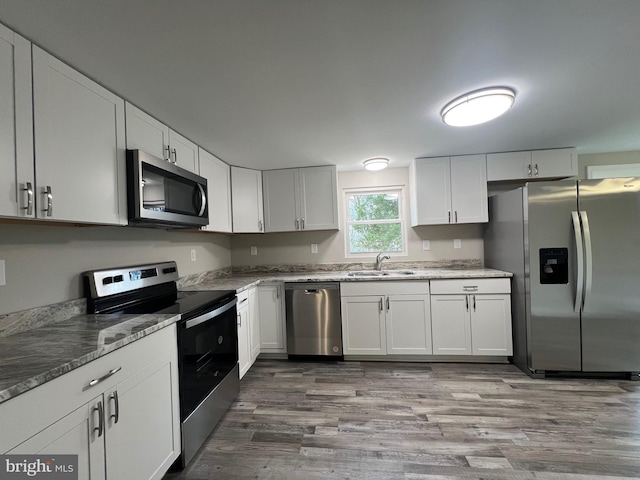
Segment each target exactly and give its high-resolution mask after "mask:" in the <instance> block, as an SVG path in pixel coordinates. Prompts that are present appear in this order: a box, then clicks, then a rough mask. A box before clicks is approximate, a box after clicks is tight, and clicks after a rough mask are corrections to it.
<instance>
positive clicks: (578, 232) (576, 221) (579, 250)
mask: <svg viewBox="0 0 640 480" xmlns="http://www.w3.org/2000/svg"><path fill="white" fill-rule="evenodd" d="M571 219H572V220H573V233H574V235H575V238H576V259H577V268H576V299H575V302H574V304H573V311H574V312H576V313H577V312H579V311H580V306H581V305H582V296H583V284H584V249H583V246H582V226H581V225H580V214H579V213H578V212H571Z"/></svg>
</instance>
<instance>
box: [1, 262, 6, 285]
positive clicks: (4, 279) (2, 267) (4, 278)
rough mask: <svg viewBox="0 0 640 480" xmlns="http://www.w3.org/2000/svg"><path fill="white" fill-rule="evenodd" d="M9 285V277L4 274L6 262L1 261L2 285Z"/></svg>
mask: <svg viewBox="0 0 640 480" xmlns="http://www.w3.org/2000/svg"><path fill="white" fill-rule="evenodd" d="M6 284H7V277H6V276H5V273H4V260H0V285H6Z"/></svg>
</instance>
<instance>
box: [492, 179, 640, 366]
mask: <svg viewBox="0 0 640 480" xmlns="http://www.w3.org/2000/svg"><path fill="white" fill-rule="evenodd" d="M489 215H490V216H489V218H490V222H489V224H488V226H487V229H486V231H485V238H484V243H485V265H486V266H487V267H490V268H498V269H501V270H507V271H510V272H513V274H514V278H513V282H512V292H513V293H512V300H513V301H512V309H513V311H512V314H513V333H514V357H513V361H514V363H515V364H516V365H517V366H518V367H520V368H521V369H522V370H524V371H525V372H527V373H529V374H531V375H533V376H543V375H548V374H551V373H557V372H587V373H602V372H606V373H607V374H611V373H629V374H631V377H632V378H634V379H638V372H640V178H616V179H606V180H580V181H561V182H544V183H529V184H527V185H526V186H525V187H522V188H518V189H516V190H513V191H510V192H505V193H501V194H498V195H496V196H493V197H490V199H489Z"/></svg>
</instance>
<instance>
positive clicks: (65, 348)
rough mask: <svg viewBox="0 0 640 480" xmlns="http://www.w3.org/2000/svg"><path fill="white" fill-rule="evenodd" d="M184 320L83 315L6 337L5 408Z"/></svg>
mask: <svg viewBox="0 0 640 480" xmlns="http://www.w3.org/2000/svg"><path fill="white" fill-rule="evenodd" d="M179 319H180V315H172V314H163V315H158V314H148V315H77V316H74V317H72V318H69V319H67V320H62V321H59V322H56V323H51V324H48V325H45V326H42V327H39V328H35V329H33V330H29V331H26V332H22V333H17V334H14V335H9V336H6V337H0V403H2V402H4V401H6V400H9V399H10V398H13V397H15V396H17V395H20V394H21V393H24V392H26V391H27V390H30V389H32V388H35V387H37V386H38V385H42V384H43V383H45V382H48V381H49V380H53V379H54V378H56V377H58V376H60V375H62V374H64V373H67V372H69V371H71V370H73V369H75V368H78V367H80V366H82V365H84V364H86V363H88V362H90V361H92V360H95V359H96V358H99V357H101V356H103V355H106V354H107V353H109V352H112V351H114V350H116V349H118V348H120V347H122V346H124V345H127V344H129V343H132V342H135V341H136V340H139V339H140V338H143V337H145V336H147V335H149V334H151V333H153V332H155V331H157V330H160V329H161V328H164V327H167V326H169V325H171V324H173V323H175V322H176V321H177V320H179Z"/></svg>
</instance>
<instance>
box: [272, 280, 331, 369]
mask: <svg viewBox="0 0 640 480" xmlns="http://www.w3.org/2000/svg"><path fill="white" fill-rule="evenodd" d="M284 298H285V305H286V321H287V353H288V354H289V355H323V356H332V357H342V317H341V315H340V284H339V283H338V282H325V283H285V284H284Z"/></svg>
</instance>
